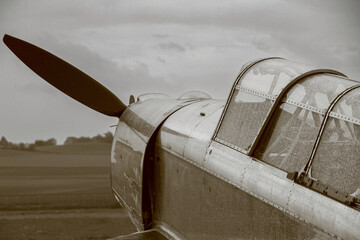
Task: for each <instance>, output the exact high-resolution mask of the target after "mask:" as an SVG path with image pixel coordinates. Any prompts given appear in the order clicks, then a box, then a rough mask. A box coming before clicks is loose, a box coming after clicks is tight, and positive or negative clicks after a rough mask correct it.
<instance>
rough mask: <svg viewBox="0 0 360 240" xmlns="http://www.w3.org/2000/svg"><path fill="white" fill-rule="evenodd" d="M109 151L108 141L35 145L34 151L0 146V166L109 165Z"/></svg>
mask: <svg viewBox="0 0 360 240" xmlns="http://www.w3.org/2000/svg"><path fill="white" fill-rule="evenodd" d="M110 153H111V144H109V143H87V144H82V143H78V144H71V145H62V146H49V147H37V148H36V150H35V151H21V150H13V149H1V148H0V167H109V166H110Z"/></svg>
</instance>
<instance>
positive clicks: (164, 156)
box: [154, 149, 330, 240]
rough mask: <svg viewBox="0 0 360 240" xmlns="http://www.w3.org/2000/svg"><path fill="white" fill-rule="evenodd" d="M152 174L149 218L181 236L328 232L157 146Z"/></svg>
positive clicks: (318, 235)
mask: <svg viewBox="0 0 360 240" xmlns="http://www.w3.org/2000/svg"><path fill="white" fill-rule="evenodd" d="M155 174H156V175H157V176H162V177H159V178H156V179H155V192H156V195H155V196H156V198H155V205H154V220H155V221H157V223H158V224H161V223H162V222H165V223H166V224H167V227H168V228H170V229H171V230H172V229H176V230H177V231H178V232H181V234H182V235H183V236H184V238H185V239H189V240H190V239H197V240H201V239H206V240H209V239H254V238H257V239H314V238H328V237H330V236H329V235H328V234H326V233H324V232H322V231H319V230H317V229H315V228H313V226H311V225H309V224H307V223H304V222H302V221H300V220H298V219H296V218H294V217H293V216H291V215H289V214H287V213H285V212H283V211H281V210H279V209H277V208H275V207H273V206H271V205H270V204H268V203H266V202H264V201H262V200H261V199H259V198H256V197H254V196H252V195H250V194H248V193H246V192H244V191H242V190H241V189H239V188H236V187H234V186H233V185H231V184H229V183H228V182H226V181H224V180H222V179H219V178H218V177H216V176H214V175H213V174H211V173H209V172H206V171H203V170H202V169H200V168H198V167H195V166H194V165H193V164H191V163H189V162H186V161H184V160H183V159H181V158H180V157H178V156H175V155H174V154H173V153H170V152H168V151H164V150H163V149H161V150H160V149H159V156H158V158H157V159H156V162H155Z"/></svg>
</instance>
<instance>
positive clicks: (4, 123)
mask: <svg viewBox="0 0 360 240" xmlns="http://www.w3.org/2000/svg"><path fill="white" fill-rule="evenodd" d="M359 12H360V1H356V0H354V1H336V0H321V1H320V0H313V1H311V0H309V1H303V0H297V1H295V0H292V1H288V0H286V1H285V0H273V1H265V0H262V1H258V0H248V1H235V0H223V1H218V0H213V1H194V0H189V1H166V0H161V1H160V0H152V1H134V0H129V1H125V0H121V1H117V0H105V1H99V0H86V1H85V0H83V1H73V0H61V1H50V0H37V1H30V0H17V1H13V0H2V1H1V2H0V35H1V38H2V36H3V35H4V34H5V33H7V34H10V35H12V36H15V37H18V38H21V39H24V40H26V41H29V42H31V43H33V44H35V45H37V46H40V47H42V48H44V49H46V50H48V51H50V52H52V53H53V54H55V55H57V56H59V57H61V58H62V59H64V60H66V61H68V62H69V63H71V64H73V65H74V66H76V67H78V68H80V69H81V70H83V71H84V72H86V73H87V74H89V75H90V76H92V77H93V78H95V79H96V80H98V81H99V82H100V83H102V84H103V85H105V86H106V87H107V88H109V89H110V90H111V91H113V92H114V93H115V94H116V95H117V96H118V97H119V98H120V99H121V100H122V101H123V102H124V103H125V104H127V103H128V99H129V96H130V94H133V95H135V96H138V95H139V94H142V93H148V92H161V93H167V94H169V95H170V96H172V97H178V96H180V95H181V94H182V93H184V92H186V91H189V90H201V91H204V92H207V93H209V94H210V95H211V96H212V97H213V98H220V99H226V98H227V95H228V93H229V91H230V88H231V86H232V83H233V81H234V80H235V77H236V75H237V74H238V72H239V70H240V68H241V66H242V65H243V64H244V63H246V62H247V61H250V60H253V59H256V58H260V57H269V56H280V57H285V58H288V59H292V60H296V61H299V62H304V63H309V64H313V65H318V66H321V67H326V68H333V69H335V70H338V71H341V72H343V73H345V74H346V75H348V76H349V77H350V78H353V79H358V80H360V45H359V42H360V41H359V40H360V27H359V26H360V16H359ZM0 74H1V75H0V76H1V77H0V137H1V136H5V137H6V138H7V139H8V140H9V141H12V142H20V141H22V142H32V141H34V140H35V139H48V138H51V137H55V138H56V139H57V140H58V143H62V142H63V141H64V140H65V138H66V137H67V136H94V135H96V134H98V133H104V132H106V131H109V130H110V131H114V128H110V126H111V125H114V124H116V123H117V119H116V118H111V117H107V116H105V115H101V114H99V113H97V112H95V111H93V110H91V109H88V108H87V107H84V106H83V105H81V104H80V103H78V102H76V101H74V100H72V99H71V98H69V97H67V96H65V95H64V94H62V93H61V92H59V91H58V90H56V89H55V88H53V87H51V86H50V85H49V84H47V83H46V82H45V81H43V80H42V79H41V78H40V77H38V76H37V75H36V74H34V73H33V72H32V71H31V70H29V69H28V68H27V67H26V66H25V65H24V64H23V63H22V62H21V61H20V60H18V59H17V58H16V57H15V55H13V54H12V53H11V52H10V50H9V49H7V47H6V46H5V45H4V44H3V42H2V41H1V43H0Z"/></svg>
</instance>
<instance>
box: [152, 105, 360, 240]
mask: <svg viewBox="0 0 360 240" xmlns="http://www.w3.org/2000/svg"><path fill="white" fill-rule="evenodd" d="M208 103H209V104H208ZM211 105H213V106H211ZM221 110H222V104H221V102H219V101H215V100H211V101H204V102H199V103H196V104H192V105H190V106H187V107H184V108H182V109H181V110H179V111H177V112H176V113H174V114H173V115H171V116H170V117H169V118H168V119H167V120H166V122H165V123H164V124H163V126H162V127H161V129H160V132H159V137H158V139H157V144H158V148H157V149H156V154H157V158H156V160H155V174H154V175H155V176H156V177H155V185H156V186H155V190H154V194H155V196H156V197H155V199H154V219H153V220H154V221H157V222H159V224H161V223H162V222H165V223H167V225H168V228H170V229H172V228H173V229H176V230H177V231H179V232H181V233H182V234H185V237H187V238H188V239H229V238H232V239H236V238H292V239H293V238H301V239H302V238H316V237H321V238H333V237H334V238H335V237H340V238H345V239H356V238H357V236H359V235H360V228H358V227H357V226H360V212H359V211H357V210H355V209H352V208H350V207H347V206H345V205H344V204H342V203H339V202H337V201H335V200H333V199H331V198H329V197H326V196H324V195H322V194H319V193H315V192H314V191H312V190H310V189H308V188H306V187H304V186H301V185H298V184H296V183H294V182H293V181H291V180H290V179H288V178H287V177H286V176H287V172H285V171H282V170H280V169H277V168H275V167H272V166H270V165H268V164H266V163H263V162H261V161H254V159H252V158H251V157H248V156H246V155H244V154H242V153H240V152H237V151H235V150H233V149H230V148H228V147H226V146H224V145H223V144H219V143H217V142H212V143H211V142H210V140H209V138H210V136H211V133H212V132H214V130H215V127H216V124H217V119H219V118H220V114H221ZM200 112H204V113H205V118H204V119H202V120H201V117H202V116H201V115H200V114H198V113H200ZM204 129H206V131H204ZM234 134H236V133H234ZM189 136H193V137H189ZM189 139H191V140H190V141H189ZM210 143H211V144H210ZM187 148H188V149H191V151H186V149H187ZM204 155H205V157H204ZM206 189H207V190H208V192H207V191H206ZM209 189H211V191H210V190H209ZM214 191H215V192H216V193H217V195H215V196H213V194H211V192H212V193H214ZM222 203H223V205H222ZM218 208H220V210H219V209H218ZM257 210H258V211H259V212H257ZM229 212H231V214H230V213H229ZM248 212H250V213H251V214H249V213H248ZM244 215H245V216H246V217H245V218H244ZM199 216H201V217H199ZM260 216H261V217H260ZM218 219H221V221H218ZM280 223H281V224H280ZM277 224H279V225H277ZM215 229H216V230H215ZM240 229H241V230H240Z"/></svg>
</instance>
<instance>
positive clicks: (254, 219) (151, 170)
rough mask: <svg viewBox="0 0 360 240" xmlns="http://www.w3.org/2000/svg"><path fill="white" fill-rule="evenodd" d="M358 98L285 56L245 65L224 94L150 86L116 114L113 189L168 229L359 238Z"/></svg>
mask: <svg viewBox="0 0 360 240" xmlns="http://www.w3.org/2000/svg"><path fill="white" fill-rule="evenodd" d="M294 66H295V67H294ZM274 69H275V70H276V71H275V70H274ZM259 74H260V75H263V76H260V77H259V76H258V75H259ZM257 79H258V80H259V82H258V83H256V80H257ZM149 96H150V97H149ZM358 96H360V85H359V82H357V81H353V80H350V79H347V78H344V77H343V76H342V74H340V73H338V72H336V71H332V70H327V69H315V68H314V67H311V66H302V65H297V64H296V63H291V64H289V63H288V62H287V61H285V60H283V59H270V60H266V61H263V60H260V61H258V62H256V61H255V62H252V63H249V64H248V65H246V66H245V67H244V68H243V70H242V72H241V73H240V75H239V77H238V78H237V80H236V81H235V83H234V86H233V88H232V91H231V93H230V96H229V98H228V100H227V101H222V100H213V99H209V98H207V97H198V98H196V96H195V97H194V96H191V94H189V95H188V97H184V98H181V99H180V98H179V99H171V98H166V97H161V98H158V97H156V96H155V95H154V97H153V98H151V95H148V97H146V98H144V99H143V100H141V99H140V100H138V101H137V102H135V103H132V104H131V105H130V106H129V107H128V108H127V109H126V110H125V112H124V113H123V115H122V116H121V118H120V121H119V124H118V127H117V131H116V134H115V137H114V143H113V150H112V158H111V161H112V188H113V191H114V195H115V197H116V198H117V199H118V201H119V202H120V203H121V204H122V205H123V206H124V208H125V209H126V210H127V211H128V213H129V216H130V218H131V219H132V221H133V223H134V224H135V226H136V227H137V228H138V230H139V231H140V230H147V229H161V230H162V232H165V233H166V234H167V236H168V237H169V238H175V239H189V240H190V239H249V238H250V239H314V238H315V239H318V238H320V239H324V238H325V239H328V238H343V239H358V237H359V236H360V212H359V189H358V187H359V181H360V176H359V171H358V169H359V168H358V166H359V161H358V160H359V156H360V155H359V151H358V149H359V140H360V131H359V129H360V128H359V124H360V120H359V117H360V114H358V113H360V109H358V107H359V106H360V104H358V102H359V101H360V97H358Z"/></svg>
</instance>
